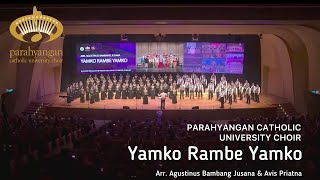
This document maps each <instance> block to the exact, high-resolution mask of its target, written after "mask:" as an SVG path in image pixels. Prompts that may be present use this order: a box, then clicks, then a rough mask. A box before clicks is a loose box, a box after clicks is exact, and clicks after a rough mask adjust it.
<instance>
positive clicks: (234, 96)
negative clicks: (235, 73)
mask: <svg viewBox="0 0 320 180" xmlns="http://www.w3.org/2000/svg"><path fill="white" fill-rule="evenodd" d="M237 94H238V91H237V88H236V87H233V102H234V103H237Z"/></svg>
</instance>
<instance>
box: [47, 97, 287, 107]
mask: <svg viewBox="0 0 320 180" xmlns="http://www.w3.org/2000/svg"><path fill="white" fill-rule="evenodd" d="M59 95H65V93H60V94H52V95H48V96H46V97H45V98H44V99H43V100H42V101H43V102H46V103H49V104H50V105H49V106H50V107H66V108H89V109H123V106H128V107H129V108H130V109H138V110H157V109H160V100H159V99H150V97H149V98H148V104H143V103H142V99H138V100H136V99H111V100H108V99H106V100H103V101H99V102H96V103H94V104H90V103H89V101H86V102H85V103H80V99H79V98H78V99H76V100H74V101H73V102H72V103H71V104H69V105H67V104H66V101H65V100H64V99H63V98H59ZM178 97H179V95H178ZM214 98H215V96H214ZM285 102H287V101H286V100H285V99H282V98H279V97H275V96H272V95H261V96H260V103H256V102H253V101H251V104H247V103H246V101H245V99H244V100H242V101H240V100H239V99H238V102H237V103H232V105H229V103H225V108H224V109H248V108H268V107H273V106H274V104H279V103H285ZM194 106H199V109H200V110H201V109H202V110H212V109H220V102H219V101H216V100H208V96H207V93H205V94H204V96H203V99H198V98H195V99H190V98H188V97H185V98H184V99H182V100H180V99H179V98H178V102H177V104H172V101H171V99H169V98H167V99H166V104H165V108H166V110H191V109H192V107H194Z"/></svg>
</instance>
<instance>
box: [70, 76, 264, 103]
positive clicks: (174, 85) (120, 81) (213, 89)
mask: <svg viewBox="0 0 320 180" xmlns="http://www.w3.org/2000/svg"><path fill="white" fill-rule="evenodd" d="M162 92H165V93H167V94H168V97H169V98H170V99H171V100H172V103H173V104H176V103H177V96H179V98H180V99H184V98H190V99H194V98H195V97H196V98H197V99H203V95H204V93H206V94H208V100H213V99H215V100H219V101H220V102H221V108H224V103H225V102H228V103H229V104H232V103H237V99H238V97H239V99H240V100H243V99H244V98H246V102H247V103H248V104H250V103H251V100H253V101H255V102H257V103H259V102H260V99H259V95H260V93H261V89H260V87H259V85H258V84H256V85H255V84H254V83H252V85H251V86H250V84H249V82H248V81H245V82H244V83H240V81H239V80H238V79H237V80H236V81H235V82H233V81H231V82H228V81H227V79H226V77H225V76H224V75H222V77H221V79H220V81H219V82H218V81H217V77H216V75H215V74H212V75H211V76H210V77H209V78H208V79H207V78H206V76H205V75H204V74H201V75H200V76H198V75H196V74H195V73H192V74H190V75H187V74H184V75H182V76H180V75H179V74H177V75H176V77H173V76H172V74H169V76H167V74H164V75H163V76H161V75H160V74H158V75H157V77H155V76H154V75H153V74H152V75H151V76H150V77H147V76H146V75H145V74H143V75H142V76H138V75H137V74H135V75H134V76H132V77H131V75H130V74H128V73H127V74H126V75H125V77H124V76H123V75H122V74H120V75H119V76H116V75H115V74H113V75H111V76H110V75H107V76H106V77H104V75H103V74H101V76H100V77H97V75H94V76H93V77H92V76H91V75H90V76H89V77H88V78H87V80H86V84H83V83H82V81H80V82H79V83H78V82H77V83H72V84H71V85H70V86H69V87H68V88H67V97H68V98H67V102H68V103H71V101H73V100H75V99H77V98H79V97H80V102H81V103H84V102H85V101H89V102H90V104H93V103H95V102H99V101H101V100H105V99H134V98H135V99H141V98H142V99H143V104H148V97H150V98H151V99H155V98H156V97H158V96H159V94H160V93H162ZM214 96H216V98H214Z"/></svg>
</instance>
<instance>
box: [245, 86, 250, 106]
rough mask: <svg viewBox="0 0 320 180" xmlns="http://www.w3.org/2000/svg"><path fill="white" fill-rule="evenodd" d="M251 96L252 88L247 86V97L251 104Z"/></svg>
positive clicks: (248, 102)
mask: <svg viewBox="0 0 320 180" xmlns="http://www.w3.org/2000/svg"><path fill="white" fill-rule="evenodd" d="M250 96H251V88H250V87H247V89H246V97H247V104H250V98H251V97H250Z"/></svg>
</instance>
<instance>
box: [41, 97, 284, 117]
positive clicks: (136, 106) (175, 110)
mask: <svg viewBox="0 0 320 180" xmlns="http://www.w3.org/2000/svg"><path fill="white" fill-rule="evenodd" d="M59 95H61V94H54V95H49V96H46V97H45V98H44V100H43V102H45V103H49V105H48V106H47V107H46V111H47V112H48V113H50V114H65V115H70V116H71V115H76V116H80V117H81V116H85V117H89V116H90V117H92V118H94V119H109V120H118V119H121V118H129V117H130V119H137V120H138V119H154V118H155V117H156V112H157V111H158V110H159V109H160V100H159V99H150V97H149V98H148V103H149V104H143V102H142V101H143V100H142V99H138V100H136V99H126V100H123V99H111V100H103V101H99V102H96V103H94V104H90V103H89V102H88V101H86V102H85V103H80V100H79V99H75V100H74V101H73V102H72V103H70V104H67V103H66V101H65V100H64V99H62V98H59ZM178 97H179V94H178ZM52 102H54V103H52ZM282 103H286V100H284V99H282V98H279V97H275V96H271V95H261V102H260V103H256V102H251V104H247V103H246V102H245V101H244V100H242V101H240V100H238V101H237V103H232V105H230V104H228V103H225V107H224V109H221V108H220V102H219V101H216V100H208V97H207V93H205V94H204V96H203V99H198V98H195V99H191V100H190V98H188V97H186V98H185V99H182V100H180V99H178V102H177V104H172V101H171V99H169V98H167V99H166V103H165V110H164V116H165V117H168V118H169V119H170V118H172V119H176V118H183V119H186V120H188V119H192V120H194V119H203V120H231V119H235V118H237V117H250V116H251V115H252V116H253V115H257V114H261V115H266V116H272V115H276V110H277V104H282ZM124 106H125V107H128V108H129V109H124ZM196 106H198V107H199V109H192V108H193V107H196Z"/></svg>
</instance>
